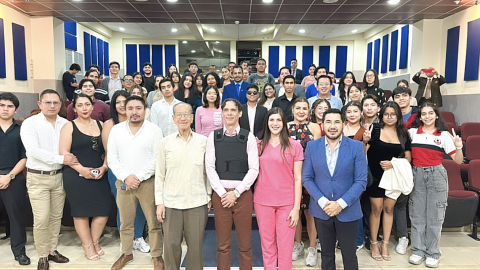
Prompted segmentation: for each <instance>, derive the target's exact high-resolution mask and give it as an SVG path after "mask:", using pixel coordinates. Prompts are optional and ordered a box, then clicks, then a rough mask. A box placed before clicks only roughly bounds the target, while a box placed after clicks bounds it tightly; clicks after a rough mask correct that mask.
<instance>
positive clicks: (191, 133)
mask: <svg viewBox="0 0 480 270" xmlns="http://www.w3.org/2000/svg"><path fill="white" fill-rule="evenodd" d="M175 134H176V135H175V137H177V138H178V137H180V138H182V139H183V140H184V141H189V140H190V138H192V137H193V131H190V134H188V139H187V140H185V138H183V136H182V135H180V132H178V131H177V132H175Z"/></svg>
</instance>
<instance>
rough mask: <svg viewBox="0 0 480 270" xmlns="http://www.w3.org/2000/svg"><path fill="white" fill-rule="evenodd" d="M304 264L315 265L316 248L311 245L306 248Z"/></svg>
mask: <svg viewBox="0 0 480 270" xmlns="http://www.w3.org/2000/svg"><path fill="white" fill-rule="evenodd" d="M305 265H306V266H315V265H317V249H316V248H313V247H309V248H308V255H307V259H306V260H305Z"/></svg>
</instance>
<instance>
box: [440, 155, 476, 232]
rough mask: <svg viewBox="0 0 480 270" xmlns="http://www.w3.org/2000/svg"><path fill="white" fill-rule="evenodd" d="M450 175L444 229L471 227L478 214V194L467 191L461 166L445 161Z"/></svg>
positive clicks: (444, 164) (451, 161)
mask: <svg viewBox="0 0 480 270" xmlns="http://www.w3.org/2000/svg"><path fill="white" fill-rule="evenodd" d="M442 164H443V166H444V167H445V169H446V170H447V175H448V189H449V190H448V199H447V205H448V206H447V210H446V212H445V221H444V222H443V227H445V228H456V227H463V226H467V225H470V224H471V223H472V222H473V220H474V217H475V214H476V213H477V209H478V195H477V193H475V192H473V191H469V190H465V188H464V186H463V184H462V178H461V177H460V166H458V164H457V163H455V161H453V160H443V162H442Z"/></svg>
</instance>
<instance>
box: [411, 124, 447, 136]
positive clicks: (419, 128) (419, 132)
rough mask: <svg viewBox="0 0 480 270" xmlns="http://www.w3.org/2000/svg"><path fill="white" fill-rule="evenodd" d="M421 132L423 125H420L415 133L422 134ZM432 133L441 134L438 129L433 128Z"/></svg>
mask: <svg viewBox="0 0 480 270" xmlns="http://www.w3.org/2000/svg"><path fill="white" fill-rule="evenodd" d="M422 133H425V132H423V125H420V126H419V127H418V129H417V134H422ZM433 135H435V136H440V135H442V133H441V132H440V131H438V129H435V131H434V132H433Z"/></svg>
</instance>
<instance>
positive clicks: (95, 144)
mask: <svg viewBox="0 0 480 270" xmlns="http://www.w3.org/2000/svg"><path fill="white" fill-rule="evenodd" d="M97 140H98V137H92V143H93V145H92V149H93V150H95V151H98V143H97Z"/></svg>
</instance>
